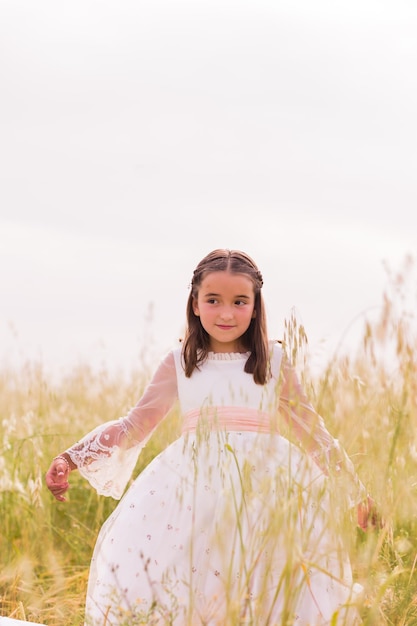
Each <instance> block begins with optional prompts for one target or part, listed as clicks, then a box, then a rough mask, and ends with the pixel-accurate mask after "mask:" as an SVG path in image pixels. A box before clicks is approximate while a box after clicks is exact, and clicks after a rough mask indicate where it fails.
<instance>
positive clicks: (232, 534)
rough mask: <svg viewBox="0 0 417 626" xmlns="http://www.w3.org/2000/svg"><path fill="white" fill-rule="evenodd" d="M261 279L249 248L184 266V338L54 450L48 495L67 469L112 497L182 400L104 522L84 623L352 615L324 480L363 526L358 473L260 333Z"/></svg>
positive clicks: (286, 620)
mask: <svg viewBox="0 0 417 626" xmlns="http://www.w3.org/2000/svg"><path fill="white" fill-rule="evenodd" d="M262 284H263V280H262V275H261V273H260V271H259V270H258V268H257V266H256V265H255V263H254V261H253V260H252V259H251V258H250V257H249V256H248V255H247V254H245V253H243V252H240V251H236V250H215V251H213V252H211V253H210V254H208V255H207V256H206V257H205V258H204V259H203V260H202V261H201V262H200V263H199V264H198V266H197V268H196V270H195V271H194V274H193V278H192V282H191V292H190V295H189V298H188V303H187V311H186V312H187V330H186V335H185V339H184V342H183V343H182V346H181V347H180V348H178V349H174V350H173V351H171V352H169V354H168V355H167V356H166V357H165V358H164V359H163V360H162V362H161V363H160V365H159V367H158V368H157V370H156V372H155V374H154V376H153V378H152V380H151V382H150V383H149V385H148V386H147V388H146V390H145V392H144V394H143V396H142V397H141V398H140V400H139V402H138V404H137V405H136V406H135V407H134V408H133V409H132V410H131V411H130V413H129V414H128V415H127V416H126V417H124V418H121V419H119V420H117V421H113V422H109V423H106V424H103V425H101V426H99V427H98V428H96V429H95V430H94V431H92V432H91V433H89V434H88V435H86V436H85V437H84V438H83V439H82V440H81V441H79V442H78V443H76V444H75V445H73V446H72V447H71V448H69V449H68V450H66V451H65V452H64V453H62V454H60V455H59V456H58V457H56V458H55V459H54V460H53V461H52V464H51V466H50V468H49V470H48V472H47V475H46V482H47V485H48V487H49V489H50V490H51V492H52V493H53V495H54V496H55V497H56V499H57V500H60V501H63V500H65V497H64V493H65V492H66V490H67V489H68V475H69V473H70V471H71V470H74V469H78V470H79V471H80V472H81V473H82V475H83V476H85V477H86V478H87V479H88V480H89V481H90V483H91V484H92V485H93V486H94V487H95V488H96V489H97V491H98V493H100V494H104V495H110V496H113V497H114V498H117V499H119V498H120V497H121V495H122V492H123V491H124V488H125V486H126V484H127V482H128V480H129V478H130V476H131V473H132V471H133V469H134V467H135V464H136V461H137V458H138V454H139V451H140V449H141V448H143V446H144V445H145V444H146V442H147V440H148V439H149V437H150V435H151V434H152V432H153V430H154V429H155V427H156V426H157V425H158V423H159V422H160V421H161V420H162V419H163V418H164V416H165V415H166V414H167V413H168V412H169V411H170V409H171V408H172V407H173V405H174V403H175V402H178V404H179V410H180V411H181V416H182V434H181V436H180V437H179V439H177V440H176V441H174V443H172V444H171V445H169V446H168V448H167V449H166V450H164V451H163V452H162V453H161V454H159V456H157V457H156V458H155V459H154V460H153V461H152V462H151V463H150V464H149V465H148V466H147V467H146V469H145V470H144V471H143V472H142V473H141V474H140V475H139V476H138V477H137V478H136V480H135V481H134V482H133V484H132V485H131V487H130V488H129V490H128V491H127V492H126V494H125V495H124V497H123V499H122V500H121V502H120V503H119V505H118V507H117V508H116V509H115V511H114V512H113V513H112V515H111V516H110V517H109V519H108V520H107V521H106V523H105V524H104V526H103V528H102V530H101V531H100V534H99V536H98V540H97V544H96V548H95V551H94V555H93V559H92V564H91V571H90V577H89V583H88V591H87V605H86V622H85V623H86V624H88V625H89V626H90V625H91V626H110V625H111V626H122V625H126V626H127V625H129V626H132V625H136V624H161V625H163V624H175V625H176V626H196V625H206V626H214V625H221V626H225V625H230V626H235V625H236V624H239V625H243V624H248V625H249V624H251V625H254V626H266V625H278V624H279V625H293V624H295V625H296V626H298V625H304V626H306V625H309V626H319V625H320V626H322V625H325V624H337V625H341V624H349V625H352V624H359V623H360V620H359V618H358V613H357V611H356V609H355V606H354V605H355V585H353V583H352V576H351V569H350V564H349V561H348V558H347V556H346V553H345V551H344V549H343V546H342V545H341V540H340V536H339V534H338V532H337V523H336V521H337V520H336V518H337V515H336V513H337V510H338V508H339V506H340V498H339V499H338V501H337V503H336V501H333V500H334V498H333V496H332V490H331V489H330V488H329V487H330V486H332V489H333V491H334V492H335V493H336V494H338V495H341V494H342V495H343V497H344V500H345V503H346V505H347V506H354V505H358V510H359V514H360V523H361V525H362V526H363V527H366V525H367V518H368V514H369V507H368V505H367V503H366V496H365V492H364V488H363V486H362V484H361V483H360V481H359V480H358V478H357V476H356V474H355V472H354V468H353V465H352V463H351V461H350V460H349V459H348V457H347V456H346V454H345V452H344V451H343V449H342V448H341V447H340V446H339V444H338V442H337V440H336V439H334V438H333V437H332V436H331V435H330V434H329V432H328V431H327V430H326V428H325V426H324V423H323V420H322V418H321V417H320V416H319V415H318V414H317V413H316V412H315V410H314V409H313V407H312V406H311V404H309V402H308V400H307V398H306V396H305V394H304V392H303V390H302V389H301V387H300V384H299V382H298V380H297V377H296V374H295V371H294V369H292V367H291V366H290V364H289V363H288V362H287V360H286V359H285V358H284V355H283V351H282V349H281V346H280V344H279V343H277V342H270V341H269V340H268V336H267V328H266V317H265V309H264V303H263V298H262ZM283 418H284V419H283ZM284 427H285V428H286V431H287V432H288V433H289V434H288V438H285V437H284V436H283V434H282V431H283V428H284ZM291 434H294V435H295V437H296V440H298V443H297V444H295V443H290V435H291Z"/></svg>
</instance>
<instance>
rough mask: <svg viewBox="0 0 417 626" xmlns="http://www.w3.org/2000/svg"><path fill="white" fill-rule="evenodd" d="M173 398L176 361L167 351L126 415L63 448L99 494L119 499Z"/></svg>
mask: <svg viewBox="0 0 417 626" xmlns="http://www.w3.org/2000/svg"><path fill="white" fill-rule="evenodd" d="M176 399H177V379H176V372H175V361H174V355H173V353H172V352H170V353H169V354H168V355H167V356H166V357H165V358H164V359H163V360H162V362H161V363H160V365H159V367H158V368H157V370H156V372H155V374H154V376H153V378H152V380H151V381H150V383H149V384H148V386H147V387H146V389H145V391H144V393H143V395H142V397H141V398H140V400H139V401H138V403H137V405H136V406H135V407H133V408H132V409H131V410H130V411H129V413H128V414H127V415H126V416H125V417H121V418H119V419H118V420H113V421H110V422H106V423H104V424H102V425H100V426H98V427H97V428H95V429H94V430H92V431H91V432H90V433H88V434H87V435H85V437H83V438H82V439H81V440H80V441H78V442H77V443H76V444H74V445H73V446H72V447H71V448H69V449H68V450H66V452H67V454H68V455H69V457H70V459H71V461H72V462H73V463H74V464H75V465H76V466H77V468H78V470H79V471H80V473H81V474H82V476H84V477H85V478H86V479H87V480H88V481H89V483H90V484H91V485H92V486H93V487H94V488H95V489H96V491H97V492H98V493H99V494H101V495H105V496H111V497H113V498H115V499H117V500H118V499H120V498H121V496H122V494H123V491H124V489H125V488H126V485H127V483H128V481H129V479H130V477H131V475H132V472H133V470H134V468H135V465H136V462H137V460H138V456H139V453H140V451H141V450H142V448H143V447H144V446H145V445H146V443H147V442H148V440H149V438H150V436H151V435H152V433H153V431H154V430H155V428H156V426H157V425H158V424H159V422H160V421H161V420H162V419H163V418H164V417H165V416H166V415H167V413H168V412H169V410H170V409H171V408H172V406H173V404H174V402H175V401H176Z"/></svg>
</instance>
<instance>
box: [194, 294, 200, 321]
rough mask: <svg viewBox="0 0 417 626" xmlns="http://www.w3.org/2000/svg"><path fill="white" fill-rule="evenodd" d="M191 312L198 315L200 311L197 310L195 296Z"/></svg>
mask: <svg viewBox="0 0 417 626" xmlns="http://www.w3.org/2000/svg"><path fill="white" fill-rule="evenodd" d="M193 313H194V315H197V317H200V311H199V310H198V304H197V300H196V298H193Z"/></svg>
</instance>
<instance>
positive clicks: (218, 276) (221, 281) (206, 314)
mask: <svg viewBox="0 0 417 626" xmlns="http://www.w3.org/2000/svg"><path fill="white" fill-rule="evenodd" d="M254 306H255V293H254V289H253V283H252V281H251V279H250V278H248V276H246V275H245V274H232V273H230V272H227V271H220V272H211V273H210V274H207V275H206V276H205V277H204V278H203V280H202V282H201V285H200V288H199V290H198V296H197V298H195V299H194V302H193V311H194V313H195V315H197V316H199V317H200V321H201V325H202V326H203V328H204V330H205V331H206V332H207V333H208V335H209V337H210V348H211V350H212V351H213V352H240V351H241V349H242V346H241V344H240V342H239V339H240V337H241V336H242V335H243V334H244V333H245V332H246V331H247V329H248V328H249V324H250V323H251V320H252V318H253V317H255V311H254Z"/></svg>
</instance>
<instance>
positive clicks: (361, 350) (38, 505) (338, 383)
mask: <svg viewBox="0 0 417 626" xmlns="http://www.w3.org/2000/svg"><path fill="white" fill-rule="evenodd" d="M411 270H412V263H411V261H410V260H409V259H408V260H407V261H406V263H405V265H404V267H403V268H402V270H401V272H400V273H399V274H398V275H393V274H389V285H388V289H387V292H386V293H385V294H383V298H382V305H381V308H380V311H379V315H378V316H377V317H376V318H375V319H373V320H368V321H366V323H365V325H364V332H363V336H362V338H361V341H360V342H359V344H358V346H357V347H356V350H353V349H352V348H353V347H352V346H350V349H349V354H348V355H346V354H344V353H342V352H339V353H338V354H336V355H335V356H334V357H333V358H332V359H331V360H330V362H329V365H328V368H327V369H326V371H325V372H323V374H321V375H320V376H318V377H317V376H316V377H315V378H314V379H313V378H312V377H311V376H310V377H309V375H308V359H307V361H306V362H305V363H304V365H305V366H306V367H305V369H304V372H305V382H306V385H307V386H308V390H309V394H310V396H311V399H312V401H313V403H314V404H315V406H316V407H317V408H318V409H319V411H320V412H321V414H322V415H323V417H324V419H325V421H326V423H327V425H328V428H329V430H330V431H331V432H333V433H334V434H335V436H337V437H338V438H339V440H340V441H341V442H342V443H343V445H344V446H345V448H346V449H347V451H348V452H349V454H350V456H351V458H352V459H353V461H354V464H355V466H356V467H357V470H358V472H359V474H360V476H361V478H362V480H363V482H364V483H365V485H366V486H367V488H368V490H369V492H370V493H371V494H372V495H373V497H374V498H375V500H376V501H377V503H378V507H379V510H380V512H381V514H382V515H383V517H384V519H385V526H384V528H383V529H382V530H381V531H379V532H371V533H367V534H365V533H362V532H361V531H359V530H357V531H356V533H352V531H351V530H347V531H346V533H347V537H346V539H347V541H348V543H349V545H350V553H351V559H352V564H353V567H354V570H355V575H356V577H357V579H358V580H359V582H361V583H362V584H363V585H364V586H365V590H366V599H365V603H364V606H363V612H362V613H363V619H364V624H365V626H391V625H392V626H406V625H407V626H413V625H417V572H416V565H417V494H416V489H417V364H416V358H417V357H416V355H417V350H416V348H417V345H416V343H417V339H416V334H415V330H414V323H415V320H414V318H413V316H412V314H410V312H409V311H408V309H407V306H406V305H407V302H406V300H407V297H408V294H409V276H410V273H411ZM286 334H287V341H288V342H289V343H290V344H291V351H292V354H293V355H294V357H295V358H298V360H299V362H300V354H301V353H302V350H303V348H305V344H306V338H305V335H304V331H303V329H300V328H298V327H297V322H296V320H294V319H293V320H290V322H289V323H288V325H287V327H286ZM145 379H146V376H145V375H144V374H142V375H141V374H140V373H139V374H138V373H137V372H134V373H132V376H131V377H130V379H129V380H126V379H122V378H121V377H118V376H117V375H114V376H110V375H109V374H107V373H106V372H101V373H95V372H93V371H91V370H90V369H89V368H88V367H87V366H83V367H77V368H75V369H74V370H73V371H72V372H71V373H70V374H69V375H68V376H67V378H65V379H63V380H61V381H59V382H54V383H52V382H51V381H48V379H47V377H46V376H45V375H44V372H43V370H42V365H41V364H36V363H28V364H27V365H26V366H25V367H23V368H21V369H20V370H19V371H12V370H10V369H8V370H3V371H0V420H1V421H0V433H1V442H2V443H1V445H0V518H1V525H2V533H1V536H0V555H1V556H0V558H1V569H0V572H1V573H0V615H3V616H9V617H15V618H16V619H25V620H28V621H35V622H36V621H37V622H44V623H46V624H48V626H77V625H80V624H82V623H83V621H82V620H83V606H84V597H85V589H86V582H87V575H88V566H89V561H90V557H91V553H92V549H93V545H94V542H95V539H96V536H97V533H98V530H99V528H100V526H101V525H102V523H103V522H104V520H105V519H106V518H107V516H108V515H109V513H110V512H111V510H112V509H113V508H114V506H115V505H116V503H115V502H114V501H112V500H109V499H106V498H102V497H98V496H97V495H96V494H95V493H94V492H93V491H92V489H91V488H90V487H89V486H88V485H87V484H86V483H85V481H83V480H82V479H81V478H80V477H79V476H78V475H77V474H76V473H74V475H73V476H72V487H71V492H70V503H68V504H59V503H57V502H55V501H54V500H53V499H52V498H51V496H50V494H49V492H47V490H46V488H45V487H44V484H43V475H44V473H45V471H46V469H47V467H48V465H49V463H50V460H51V459H52V458H53V456H55V455H56V453H57V452H59V451H60V450H62V449H64V448H65V447H67V446H68V445H70V444H71V443H73V442H74V440H76V439H77V438H78V437H80V436H81V435H83V434H84V433H85V432H86V431H88V430H89V429H91V428H93V427H94V426H96V425H97V424H98V423H101V422H102V421H104V420H109V419H114V418H115V417H118V416H119V415H123V414H125V413H126V411H127V410H128V409H129V408H130V407H131V406H132V405H133V404H134V403H135V401H136V399H137V397H138V396H139V395H140V392H141V389H142V388H143V385H144V384H145V382H146V380H145ZM176 417H177V416H176V415H171V416H170V417H169V418H168V419H167V421H166V423H164V424H163V425H162V426H161V427H160V428H159V429H158V431H157V433H156V434H155V436H154V437H153V440H152V442H151V444H150V445H149V446H148V447H147V448H146V449H145V451H144V453H143V455H142V456H141V457H140V459H139V464H138V467H137V471H140V469H141V467H143V466H144V465H145V464H146V463H147V462H149V460H150V459H151V458H152V457H153V456H154V455H155V454H156V453H157V452H158V451H159V450H160V449H161V448H163V447H164V446H165V445H166V443H167V442H168V441H170V440H172V439H173V437H174V436H175V434H176V432H177V421H176ZM347 528H352V526H347Z"/></svg>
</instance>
